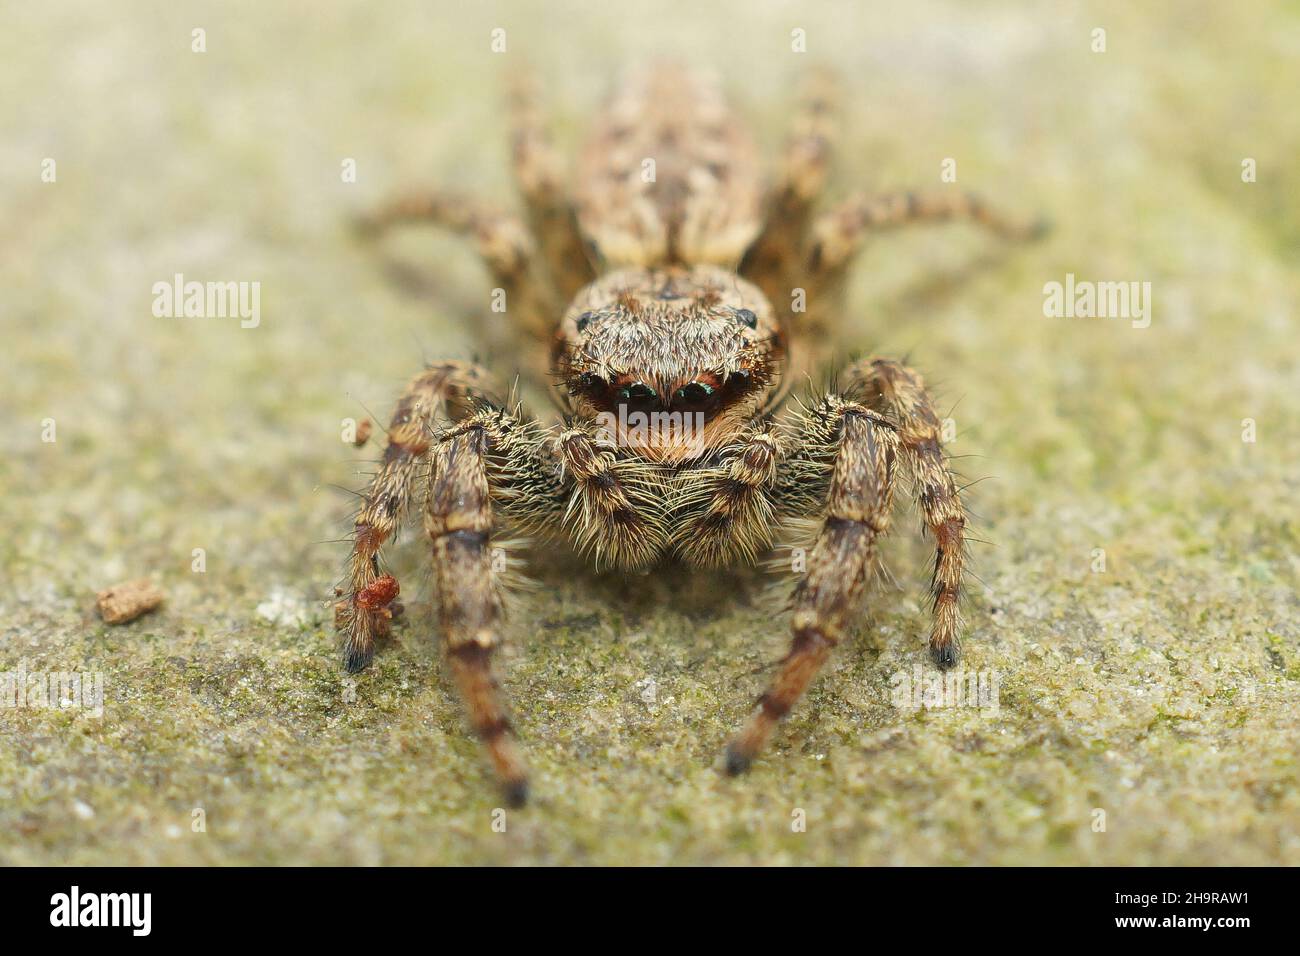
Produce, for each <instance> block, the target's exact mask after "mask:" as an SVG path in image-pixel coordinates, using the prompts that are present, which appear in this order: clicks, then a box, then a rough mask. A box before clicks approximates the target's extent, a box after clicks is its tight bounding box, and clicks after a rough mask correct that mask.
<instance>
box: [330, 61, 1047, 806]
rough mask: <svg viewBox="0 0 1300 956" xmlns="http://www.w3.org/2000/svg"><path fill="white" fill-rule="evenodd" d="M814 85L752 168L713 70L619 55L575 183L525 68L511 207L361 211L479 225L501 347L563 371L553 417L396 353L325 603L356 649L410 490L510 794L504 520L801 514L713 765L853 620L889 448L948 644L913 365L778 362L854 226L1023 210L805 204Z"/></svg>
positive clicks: (715, 521) (933, 201) (684, 536)
mask: <svg viewBox="0 0 1300 956" xmlns="http://www.w3.org/2000/svg"><path fill="white" fill-rule="evenodd" d="M833 87H834V84H833V83H832V81H831V79H830V77H828V76H826V75H823V74H820V73H818V74H815V75H813V76H812V77H811V78H810V82H809V83H808V89H807V91H806V92H805V94H804V96H803V98H802V101H801V104H800V107H799V109H798V111H797V114H796V119H795V127H794V130H793V134H792V136H791V137H790V140H789V143H788V145H787V147H786V150H785V157H784V164H783V168H782V171H781V173H780V175H779V178H778V181H777V182H776V184H775V188H773V189H772V190H771V191H769V192H766V193H765V192H764V191H763V189H762V187H761V185H760V177H759V170H758V163H757V155H756V149H755V146H754V144H753V141H752V140H751V139H750V136H749V134H748V133H747V132H746V130H745V128H744V127H743V126H742V125H741V124H740V123H739V122H737V120H736V118H735V117H734V115H733V114H732V113H731V112H730V111H729V110H728V108H727V105H726V103H725V102H724V100H723V98H722V96H721V94H720V92H719V91H718V89H717V88H716V87H715V86H714V85H712V84H711V83H709V82H706V81H705V80H704V79H702V78H700V77H699V76H697V75H694V74H692V73H690V72H689V71H685V70H681V69H678V68H668V67H657V68H653V69H650V70H646V71H643V72H640V73H637V74H635V75H633V76H632V77H631V78H630V79H629V80H628V81H627V82H625V83H624V84H623V85H622V86H621V87H620V89H619V90H618V92H617V93H616V95H614V97H613V98H612V100H611V101H610V102H609V103H608V105H607V107H606V108H605V110H604V111H603V113H602V115H601V116H600V118H599V120H598V121H597V122H596V124H595V129H594V132H593V134H592V136H591V138H590V140H589V142H588V144H587V146H586V148H585V149H584V150H583V152H582V154H581V160H580V162H579V174H578V177H577V186H576V189H575V190H574V192H573V194H572V196H570V195H569V194H568V193H567V192H566V191H565V189H564V187H563V186H562V185H561V183H562V176H561V163H560V161H559V159H558V156H557V154H556V152H555V150H554V148H553V147H552V146H551V143H550V139H549V136H548V134H547V132H546V130H545V128H544V124H543V123H542V121H541V119H540V117H539V114H538V111H537V109H536V106H535V99H534V96H533V95H532V91H531V89H530V87H529V86H528V84H527V83H525V82H517V83H516V84H514V85H513V87H512V91H511V96H510V104H511V111H512V114H513V127H514V135H513V156H514V167H515V173H516V176H517V179H518V183H519V186H520V189H521V192H522V194H523V199H524V204H525V208H526V210H527V225H525V223H524V222H523V221H521V220H520V219H519V218H517V217H516V216H514V215H511V214H509V213H505V212H499V211H495V210H493V209H490V208H488V207H486V206H484V205H482V204H480V203H478V202H475V201H472V200H466V199H463V198H455V197H451V196H447V195H439V194H434V195H421V196H418V197H413V198H404V199H401V200H399V201H396V202H394V203H392V204H391V205H389V206H387V207H385V208H384V209H382V210H380V211H379V212H378V213H377V214H376V215H374V216H373V217H370V218H369V219H368V220H367V222H366V225H367V226H368V227H369V228H370V230H371V231H377V230H380V229H383V228H385V227H387V226H390V225H392V224H395V223H398V222H403V221H421V220H422V221H429V222H433V223H436V224H438V225H441V226H444V227H447V228H449V229H451V230H454V231H456V232H459V233H462V234H464V235H466V236H468V237H470V238H471V239H473V241H474V242H475V243H476V245H477V247H478V250H479V252H480V253H481V255H482V258H483V259H484V261H485V263H486V265H487V268H488V270H489V271H490V272H491V274H492V276H493V278H494V280H495V284H496V286H497V287H498V295H501V294H503V295H504V296H505V301H506V303H507V311H506V312H505V316H506V317H507V318H506V321H508V322H509V323H510V325H509V333H512V334H513V338H514V340H515V341H514V343H513V345H514V346H515V347H516V348H517V349H518V348H520V347H524V346H526V347H527V348H528V349H529V350H531V352H532V354H533V355H534V356H537V355H540V356H545V358H544V359H540V360H539V359H537V358H531V359H530V358H529V357H528V354H529V353H528V352H526V351H517V352H516V353H515V355H514V357H515V359H516V367H517V368H520V369H522V370H523V372H524V374H526V375H533V376H535V377H538V378H540V377H541V376H542V375H544V374H546V372H548V371H549V372H551V373H552V374H554V375H555V376H558V380H559V382H560V384H561V386H562V388H561V389H560V391H561V395H560V399H559V404H560V405H561V407H562V411H563V413H564V414H563V417H562V421H560V422H559V423H557V424H554V425H552V426H550V427H546V426H544V425H542V424H539V423H538V422H536V421H535V420H533V419H532V418H530V417H527V416H526V415H524V414H523V413H522V412H521V410H520V407H519V406H518V405H517V404H514V403H512V402H508V401H506V402H503V401H502V400H501V398H500V396H501V395H502V392H501V391H500V389H499V388H498V387H497V386H496V385H495V384H494V380H493V379H492V377H491V375H490V374H489V373H488V372H487V371H485V370H484V369H482V368H481V367H479V366H477V365H474V364H470V363H465V362H455V361H449V362H439V363H435V364H432V365H430V366H429V367H427V368H426V369H425V370H424V371H423V372H421V373H420V374H419V375H417V376H416V377H415V378H414V379H413V380H412V381H411V383H410V385H409V386H408V388H407V390H406V392H405V394H404V395H403V396H402V398H401V400H400V401H399V402H398V405H397V410H396V413H395V414H394V416H393V419H392V424H391V425H390V426H389V430H388V445H387V447H386V449H385V451H384V455H383V460H382V463H381V465H380V468H379V471H378V473H377V474H376V475H375V477H374V480H373V481H372V482H371V484H370V486H369V489H368V490H367V492H366V494H365V497H364V502H363V505H362V507H361V509H360V511H359V513H358V516H357V519H356V529H355V538H354V544H353V550H352V554H351V558H350V564H349V569H348V577H349V583H348V587H347V590H346V591H344V592H343V598H342V600H341V601H340V602H339V605H338V612H339V613H338V618H339V622H340V627H341V630H342V632H343V635H344V638H345V643H346V664H347V668H348V670H349V671H352V672H356V671H359V670H361V669H362V668H364V667H365V666H366V665H367V664H368V663H369V662H370V659H371V656H372V654H373V651H374V645H375V639H376V637H377V636H381V635H382V634H383V633H384V632H385V631H386V629H387V628H388V627H389V621H390V619H391V614H390V613H389V612H388V610H387V608H386V607H385V606H384V605H385V603H386V599H387V598H389V597H391V595H393V594H396V590H397V586H396V581H394V580H393V579H392V578H391V577H388V576H386V575H384V574H382V572H381V570H380V567H379V559H378V558H379V552H380V549H381V547H382V546H383V545H384V543H385V541H387V540H388V539H389V538H390V537H391V536H392V535H393V533H394V531H395V530H396V529H397V528H398V526H399V524H400V522H401V521H402V519H403V516H404V515H405V514H406V513H407V509H408V506H409V505H410V504H411V501H412V497H413V495H414V494H415V492H416V491H417V490H419V491H421V492H424V494H425V499H426V502H425V509H424V526H425V530H426V532H427V533H428V535H429V538H430V540H431V542H432V549H433V580H434V586H435V590H436V595H437V600H438V606H439V625H440V627H441V630H442V635H443V640H444V642H445V648H446V654H447V659H448V661H449V664H450V667H451V669H452V672H453V674H454V676H455V679H456V682H457V684H458V686H459V689H460V693H461V695H462V697H463V698H464V702H465V706H466V708H467V709H468V712H469V719H470V723H471V725H472V726H473V729H474V730H475V731H476V733H477V734H478V736H479V737H480V738H481V739H482V740H483V742H484V744H485V745H486V747H487V750H488V753H489V754H490V756H491V759H492V762H493V764H494V766H495V768H496V771H497V773H498V774H499V776H500V779H501V781H502V784H503V785H504V787H505V790H506V793H507V796H508V798H509V800H510V801H511V802H512V803H513V804H516V805H518V804H522V803H523V802H524V801H525V799H526V797H527V788H528V784H527V771H526V770H525V766H524V761H523V759H522V757H521V755H520V753H519V749H518V747H517V745H516V743H515V739H514V735H513V732H512V730H511V726H510V723H509V720H508V717H507V709H506V706H505V703H504V701H503V699H502V694H501V690H500V688H499V686H498V684H497V681H496V679H495V678H494V676H493V673H492V670H491V663H490V662H491V658H492V654H493V652H494V651H495V650H496V648H497V646H498V645H499V643H500V622H501V617H502V594H503V586H504V585H503V574H502V568H501V567H500V562H498V561H494V554H493V544H492V541H493V536H496V535H500V534H502V533H503V532H505V531H507V530H509V531H510V532H512V533H514V532H520V533H523V534H525V535H543V536H558V537H562V538H567V539H568V540H569V541H570V542H571V543H572V544H573V545H574V546H575V547H576V548H577V549H578V550H579V551H580V552H582V553H585V554H586V555H588V556H589V557H590V558H591V559H592V560H593V562H594V563H595V565H596V566H597V567H615V568H623V569H633V568H644V567H647V566H650V565H653V564H655V563H657V562H662V561H665V560H672V559H675V560H678V561H682V562H685V563H686V564H688V565H693V566H700V567H709V566H718V565H724V564H728V563H731V562H754V561H755V560H757V559H758V558H760V557H761V556H762V555H764V554H765V553H767V552H769V551H770V550H771V549H772V548H773V546H774V542H775V541H776V539H777V537H778V535H779V534H781V532H782V531H783V530H784V529H787V528H789V527H790V526H791V525H792V523H794V522H797V521H800V520H801V519H803V520H807V519H813V520H815V521H816V522H817V523H818V526H819V531H818V533H817V536H816V539H815V542H814V544H813V546H812V548H811V550H810V551H809V552H808V557H807V571H806V573H805V574H804V576H803V577H802V579H801V580H799V582H798V584H797V585H796V586H795V587H794V591H793V595H792V597H791V610H792V616H791V629H792V634H793V636H792V643H791V648H790V652H789V654H787V655H786V657H785V658H784V659H783V660H782V661H781V663H780V665H779V668H778V670H777V672H776V675H775V677H774V678H773V680H772V682H771V686H770V687H769V689H768V690H767V692H766V693H765V694H763V696H762V697H761V698H760V699H759V702H758V706H757V708H756V710H755V712H754V714H753V715H752V717H751V718H750V719H749V721H748V723H747V724H746V725H745V727H744V728H743V729H742V730H741V731H740V733H739V734H738V735H737V736H736V737H735V738H734V739H733V740H732V741H731V743H730V745H729V746H728V748H727V756H726V768H727V770H728V772H730V773H732V774H738V773H740V772H742V771H744V770H745V769H746V768H747V767H748V766H749V764H750V762H751V761H752V760H753V758H754V756H755V754H757V753H758V751H759V750H760V749H761V748H762V746H763V745H764V743H765V741H767V739H768V737H769V736H770V735H771V734H772V731H773V729H774V727H775V725H776V723H777V721H778V720H779V719H780V718H781V717H783V716H784V715H785V714H787V713H788V712H789V711H790V709H791V707H793V706H794V704H795V702H796V701H798V699H799V697H800V696H801V695H802V694H803V692H804V690H805V689H806V688H807V687H808V685H809V683H810V682H811V681H812V680H813V678H814V677H815V676H816V674H817V672H818V670H819V669H820V668H821V666H822V664H823V663H824V662H825V660H826V658H827V656H828V655H829V654H830V653H831V650H832V649H833V648H834V647H835V645H836V644H838V643H839V642H840V640H841V639H842V638H843V637H844V636H845V635H846V633H847V632H849V631H850V629H851V628H852V627H853V626H854V624H855V622H856V620H857V618H858V615H859V613H860V598H861V596H862V593H863V591H864V588H865V585H866V583H867V580H868V577H869V575H870V572H871V570H872V568H873V563H874V561H875V552H876V543H877V539H878V538H879V537H880V536H881V535H883V534H884V533H885V532H886V531H887V530H888V528H889V522H890V507H891V502H892V499H893V495H894V487H895V478H896V477H897V475H898V473H899V471H900V469H901V470H903V471H905V472H906V473H908V474H909V475H910V476H911V478H912V480H913V482H914V486H915V490H916V496H917V499H918V500H919V503H920V508H921V511H922V512H923V514H924V519H925V525H926V527H927V528H928V530H929V531H930V533H931V534H932V535H933V536H934V539H935V546H936V559H935V566H934V577H933V585H932V591H933V602H934V603H933V626H932V629H931V631H930V636H929V648H930V652H931V654H932V655H933V658H934V660H935V661H936V662H937V663H938V665H939V666H940V667H949V666H951V665H953V664H954V663H955V662H956V661H957V657H958V640H959V632H960V629H961V618H960V615H959V612H958V598H959V593H960V588H961V579H962V565H963V560H964V539H963V529H964V526H965V523H966V518H965V513H964V511H963V507H962V502H961V498H960V495H959V493H958V489H957V486H956V484H955V483H954V480H953V476H952V473H951V472H950V471H949V468H948V464H947V460H946V458H945V455H944V452H943V449H942V447H941V445H940V421H939V418H938V417H937V416H936V414H935V411H934V408H933V406H932V405H931V402H930V398H929V397H928V395H927V394H926V390H925V386H924V384H923V383H922V381H921V377H920V376H919V375H918V374H917V373H916V372H914V371H913V370H911V369H909V368H906V367H905V366H903V365H901V364H899V363H897V362H894V361H891V360H889V359H885V358H872V359H866V360H862V361H856V362H854V363H852V364H851V365H849V367H848V368H846V369H844V370H842V371H841V372H840V373H839V374H838V376H837V381H838V385H839V387H838V388H837V389H836V390H834V391H833V392H831V393H830V394H822V395H817V396H813V397H810V398H807V399H805V400H803V401H802V402H798V403H791V406H792V407H791V408H790V410H789V411H787V412H786V413H785V414H783V415H782V416H781V417H780V419H779V420H778V417H777V413H778V412H779V411H780V410H781V409H782V408H783V407H784V404H785V401H784V400H785V398H786V395H787V392H788V389H789V383H790V382H791V380H792V379H796V378H797V377H799V376H801V375H804V374H806V373H809V372H811V371H814V370H819V368H820V366H821V365H822V363H823V362H824V361H825V360H826V357H827V353H828V348H829V346H828V338H829V330H830V328H831V326H832V319H833V316H834V314H835V312H836V310H837V308H838V306H839V303H840V300H841V298H842V289H843V285H844V277H845V273H846V271H847V269H848V266H849V264H850V262H851V261H852V259H853V257H854V254H855V253H856V252H857V251H858V249H859V247H860V246H861V245H862V243H863V241H864V239H865V238H866V237H867V236H868V235H869V234H870V233H871V232H872V231H873V230H878V229H882V228H886V227H891V226H898V225H902V224H905V223H912V222H923V221H934V220H946V219H957V218H966V219H971V220H974V221H976V222H978V223H980V224H982V225H984V226H987V227H989V228H990V229H991V230H993V231H994V232H996V233H998V234H1000V235H1001V236H1003V237H1006V238H1028V237H1030V236H1032V235H1034V234H1036V233H1037V232H1038V231H1039V230H1038V228H1037V227H1035V226H1030V225H1019V224H1016V223H1013V222H1011V221H1009V220H1008V219H1006V218H1004V217H1002V216H1000V215H998V214H997V213H995V212H994V211H992V210H991V209H990V208H989V207H988V206H986V205H984V204H983V203H981V202H980V201H978V200H977V199H975V198H974V197H972V196H970V195H967V194H964V193H960V192H957V191H939V192H937V193H935V194H933V195H919V194H913V193H903V194H900V195H892V196H883V197H869V196H859V197H855V198H852V199H850V200H848V201H846V202H844V203H842V204H841V205H838V206H836V207H834V208H832V209H830V210H829V211H828V212H825V213H824V214H822V215H820V216H813V206H814V204H815V202H816V200H817V199H818V197H819V196H820V195H821V193H822V189H823V184H824V181H825V179H826V168H827V161H828V158H829V155H830V150H831V139H832V128H833V121H832V112H833V110H832V100H833ZM565 302H569V303H570V304H569V306H568V308H567V309H564V308H563V307H562V306H563V303H565ZM422 466H427V468H425V467H422ZM426 475H427V482H426V481H425V480H424V477H425V476H426ZM417 486H418V487H417Z"/></svg>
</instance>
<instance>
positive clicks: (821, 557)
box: [727, 396, 899, 775]
mask: <svg viewBox="0 0 1300 956" xmlns="http://www.w3.org/2000/svg"><path fill="white" fill-rule="evenodd" d="M800 439H801V442H802V446H803V447H802V448H801V449H800V450H799V451H798V452H796V453H795V454H793V455H792V456H791V459H790V461H789V463H788V464H787V465H786V467H788V469H789V470H788V476H789V477H788V479H787V480H788V481H789V482H790V483H793V484H801V483H803V482H805V481H806V480H808V478H809V477H811V476H812V475H813V474H815V470H816V467H817V465H816V463H817V462H818V461H825V460H826V459H827V458H829V459H830V462H831V463H830V466H829V467H830V480H829V484H828V491H827V500H826V504H825V517H824V519H823V522H822V527H821V531H820V533H819V534H818V536H817V541H816V543H815V544H814V546H813V549H812V553H811V554H810V556H809V558H808V571H807V574H806V575H805V577H804V578H803V580H802V581H800V582H799V585H798V587H796V589H795V592H794V597H793V617H792V619H791V628H792V630H793V632H794V636H793V641H792V643H791V646H790V652H789V654H787V655H786V657H785V659H784V660H783V661H782V662H781V664H780V669H779V671H778V672H777V675H776V677H775V678H774V679H773V681H772V683H771V686H769V688H768V690H767V692H766V693H764V694H763V696H762V697H761V698H760V699H759V703H758V708H757V710H756V711H755V712H754V714H753V716H752V717H751V718H750V720H749V722H748V723H747V724H746V725H745V727H744V729H743V730H741V732H740V733H739V734H738V735H737V736H736V737H735V738H734V739H733V740H732V741H731V743H730V744H729V745H728V747H727V772H728V773H730V774H733V775H734V774H739V773H742V772H744V771H745V770H746V769H747V768H748V767H749V765H750V763H751V762H752V761H753V759H754V756H755V755H756V754H757V753H758V752H759V750H761V749H762V747H763V745H764V744H765V743H766V742H767V740H768V738H769V737H771V735H772V731H773V730H774V729H775V727H776V724H777V722H778V721H779V720H780V719H781V718H782V717H784V716H785V715H786V714H788V713H789V712H790V709H791V708H792V707H793V706H794V705H795V702H796V701H798V700H799V698H800V697H801V696H802V695H803V693H804V691H805V690H806V689H807V688H808V685H809V684H810V683H811V682H812V680H813V678H814V677H815V676H816V675H817V672H818V671H819V670H821V667H822V665H823V664H824V663H825V662H826V659H827V657H829V656H830V653H831V650H832V649H833V648H834V647H835V645H836V644H838V643H839V642H840V640H841V639H842V638H843V637H844V636H845V635H846V634H847V633H848V632H849V631H850V629H851V628H852V626H853V622H854V620H855V618H856V617H857V614H858V611H859V608H860V606H861V598H862V595H863V592H864V590H865V589H866V585H867V580H868V578H869V576H870V573H871V569H872V564H873V562H874V560H875V557H876V540H877V538H879V537H880V536H881V535H883V534H885V533H886V532H887V531H888V529H889V514H890V506H891V503H892V500H893V491H894V464H895V459H896V458H897V456H898V452H899V439H898V435H897V433H896V429H895V428H894V426H893V425H892V424H891V423H889V422H888V421H887V420H886V419H885V418H884V417H883V416H881V415H879V414H878V413H876V412H873V411H871V410H869V409H867V408H865V407H864V406H862V405H859V404H856V403H854V402H849V401H845V400H844V399H842V398H838V397H835V396H830V397H828V398H826V399H824V400H823V401H822V402H820V403H819V404H818V405H817V406H816V407H814V408H813V409H812V411H811V412H810V413H809V415H808V417H807V420H806V421H805V423H804V428H803V432H802V435H801V436H800ZM792 493H795V494H798V493H799V489H792Z"/></svg>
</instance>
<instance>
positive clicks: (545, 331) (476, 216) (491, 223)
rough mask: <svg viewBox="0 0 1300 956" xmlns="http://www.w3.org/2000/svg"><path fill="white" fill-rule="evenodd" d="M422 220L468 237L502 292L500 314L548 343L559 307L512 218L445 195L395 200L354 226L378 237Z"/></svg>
mask: <svg viewBox="0 0 1300 956" xmlns="http://www.w3.org/2000/svg"><path fill="white" fill-rule="evenodd" d="M416 222H428V223H432V224H434V225H437V226H441V227H442V228H444V229H447V230H449V231H451V232H453V233H456V234H458V235H462V236H466V237H468V238H469V239H472V240H473V242H474V246H475V248H476V250H477V251H478V254H479V257H480V258H481V259H482V260H483V263H484V264H485V265H486V266H487V268H488V271H489V272H490V273H491V274H492V279H493V281H494V282H496V284H497V287H498V288H499V289H501V291H502V292H504V294H505V301H504V303H503V305H504V312H505V314H506V315H507V316H508V317H510V319H511V320H512V321H513V323H514V324H515V325H516V326H518V327H519V328H520V329H521V330H522V331H524V332H525V333H527V334H528V335H530V336H532V338H533V339H534V340H535V341H537V342H542V343H549V342H550V336H551V334H552V333H553V332H554V331H555V325H556V323H557V322H558V321H559V315H560V311H559V310H560V303H558V301H557V299H556V296H555V291H554V290H553V289H552V288H551V284H550V282H549V281H548V279H547V277H546V276H545V274H544V270H543V269H541V268H540V263H539V261H538V256H537V250H536V247H535V245H534V243H533V240H532V237H531V236H530V235H529V232H528V228H527V227H526V226H525V225H524V224H523V222H522V221H521V220H520V219H519V217H518V216H514V215H512V214H510V213H507V212H502V211H501V210H498V209H495V208H492V207H490V206H488V205H486V204H483V203H480V202H477V201H475V200H473V199H467V198H465V197H463V196H457V195H453V194H449V193H441V192H433V193H420V194H412V195H408V196H401V197H399V198H397V199H394V200H392V201H391V202H389V203H388V204H386V205H384V206H382V207H380V208H379V209H377V210H376V211H374V212H373V213H371V214H369V215H368V216H365V217H364V218H363V219H362V220H361V221H360V222H359V224H358V225H359V227H360V229H361V231H362V233H363V234H365V235H371V236H373V235H378V234H379V233H382V232H383V231H385V230H387V229H389V228H391V227H393V226H396V225H400V224H403V223H416Z"/></svg>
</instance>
